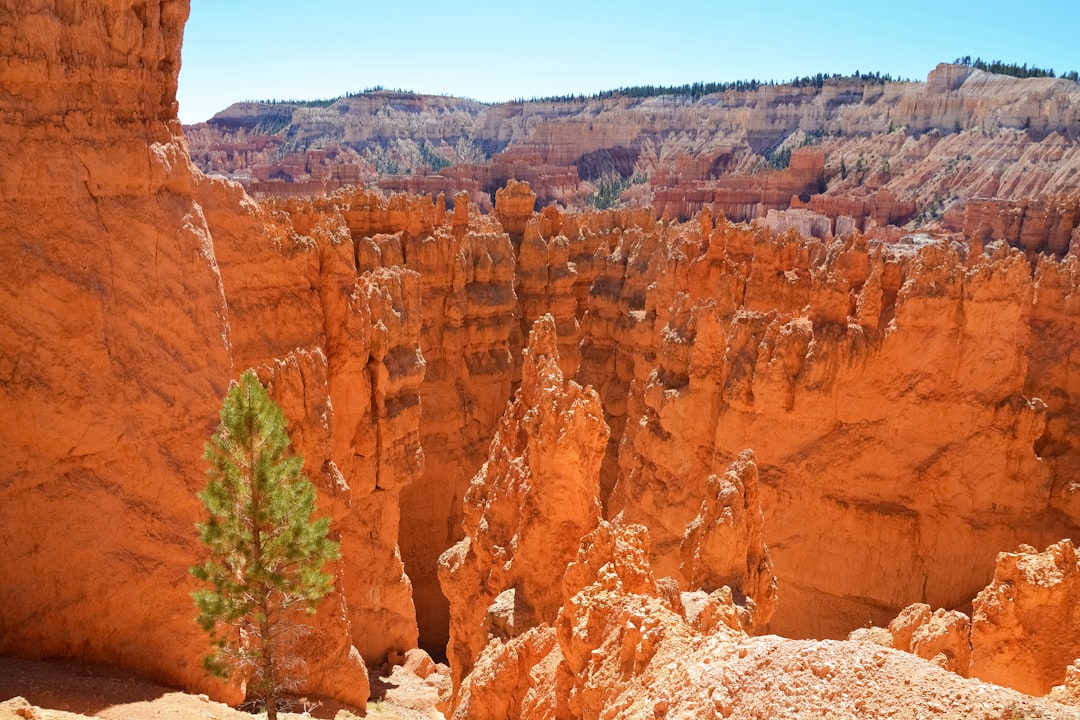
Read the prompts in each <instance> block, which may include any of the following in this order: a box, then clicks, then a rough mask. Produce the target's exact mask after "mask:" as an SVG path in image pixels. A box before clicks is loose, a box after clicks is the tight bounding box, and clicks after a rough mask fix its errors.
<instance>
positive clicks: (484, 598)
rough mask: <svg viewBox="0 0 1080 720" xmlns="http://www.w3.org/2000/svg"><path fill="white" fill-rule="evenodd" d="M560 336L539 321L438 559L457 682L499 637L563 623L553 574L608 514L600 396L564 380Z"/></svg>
mask: <svg viewBox="0 0 1080 720" xmlns="http://www.w3.org/2000/svg"><path fill="white" fill-rule="evenodd" d="M556 342H557V340H556V331H555V322H554V320H553V318H552V317H551V316H545V317H543V318H540V319H539V320H537V322H536V323H535V325H534V326H533V330H532V332H531V333H530V336H529V345H528V348H527V349H526V351H525V363H524V366H523V368H522V384H521V388H520V389H519V390H518V391H517V393H515V397H514V400H513V402H512V403H511V404H510V405H509V406H508V407H507V409H506V412H505V413H504V414H503V417H502V419H501V420H500V422H499V428H498V430H497V432H496V435H495V438H494V439H493V440H492V444H491V449H490V450H489V452H488V460H487V462H485V463H484V466H483V467H482V468H481V469H480V471H479V472H478V473H477V475H476V477H475V478H473V481H472V484H471V485H470V487H469V490H468V492H467V493H466V495H465V500H464V503H465V504H464V509H465V519H464V531H465V538H464V539H463V540H461V541H460V542H459V543H457V544H456V545H455V546H454V547H452V548H450V549H449V550H447V551H446V552H445V553H444V554H443V555H442V557H441V558H440V559H439V581H440V584H441V585H442V588H443V592H444V593H445V594H446V596H447V597H448V598H449V600H450V611H451V612H450V618H451V625H450V643H449V645H448V646H447V655H448V658H449V660H450V666H451V668H452V672H453V677H454V686H455V688H457V687H458V685H459V683H460V681H461V678H462V677H464V676H465V675H466V674H468V672H469V671H470V670H471V669H472V666H473V663H474V662H475V659H476V658H477V657H478V656H479V655H480V651H481V650H482V649H483V648H484V646H485V645H486V644H487V642H488V640H489V639H490V638H491V637H493V636H497V635H498V634H499V633H500V632H505V633H506V634H507V635H508V636H509V637H513V636H516V635H520V634H521V633H523V632H524V631H525V630H528V629H529V628H531V627H535V626H537V625H539V624H541V623H549V624H550V623H551V622H553V621H554V616H555V612H556V611H557V610H558V608H559V606H560V605H561V603H562V595H561V592H560V590H559V587H558V584H557V583H554V582H552V575H553V573H554V574H556V575H557V574H558V573H559V570H560V568H563V567H565V566H566V564H567V563H568V562H569V561H570V559H571V558H572V557H573V555H574V553H575V552H576V551H577V547H578V544H579V542H580V540H581V537H582V536H583V535H585V534H586V533H588V532H590V531H591V530H592V529H593V528H594V527H595V526H596V524H597V523H598V522H599V521H600V503H599V499H598V498H599V486H598V480H599V470H600V460H601V458H602V456H603V450H604V447H605V446H606V444H607V435H608V429H607V426H606V425H605V424H604V421H603V411H602V409H601V406H600V400H599V398H598V397H597V395H596V393H595V392H594V391H592V389H591V388H587V389H582V388H581V387H580V386H579V385H578V384H577V383H574V382H573V381H568V380H566V379H565V378H564V376H563V373H562V371H561V370H560V369H559V364H558V363H559V356H558V349H557V345H556ZM504 593H505V595H504ZM497 597H499V598H500V599H501V602H500V603H498V605H501V606H503V607H502V608H501V609H500V608H498V607H495V605H496V599H497ZM500 614H501V615H503V618H502V619H501V620H498V619H493V618H492V615H500Z"/></svg>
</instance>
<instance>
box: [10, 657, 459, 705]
mask: <svg viewBox="0 0 1080 720" xmlns="http://www.w3.org/2000/svg"><path fill="white" fill-rule="evenodd" d="M370 681H371V691H372V694H371V699H370V700H369V701H368V706H367V710H366V711H361V710H357V709H355V708H349V707H347V706H344V705H342V704H341V703H339V702H336V701H334V700H331V699H329V698H325V697H318V698H316V697H309V698H298V699H296V700H295V701H294V708H293V709H292V711H290V712H286V713H282V714H279V717H281V718H283V719H287V720H295V719H296V718H319V719H320V720H353V719H354V718H361V717H365V718H372V719H373V720H426V719H428V718H441V717H442V714H441V713H439V712H438V711H437V710H436V709H435V702H436V700H437V699H438V696H439V688H440V685H447V684H448V683H449V678H448V676H447V675H446V674H445V672H444V673H439V674H434V675H431V676H429V677H428V678H427V679H426V680H425V679H421V678H420V677H419V676H417V675H416V674H415V673H412V672H410V671H409V670H406V669H405V668H403V667H401V666H398V667H395V668H393V671H392V672H391V673H390V675H389V676H387V677H380V676H379V674H378V673H377V672H372V673H371V676H370ZM88 717H94V718H106V719H107V720H147V719H148V718H161V719H163V720H169V719H173V720H181V719H183V720H195V719H200V720H245V719H247V720H250V718H251V717H252V716H251V715H250V714H248V713H246V712H243V711H241V710H235V709H233V708H231V707H229V706H228V705H224V704H222V703H219V702H214V701H212V700H209V699H207V697H206V696H205V695H192V694H190V693H185V692H181V691H179V690H175V689H173V688H167V687H163V686H161V685H156V684H154V683H152V682H148V681H146V680H143V679H141V678H139V677H137V676H135V675H133V674H131V673H130V672H126V671H123V670H117V669H115V668H110V667H107V666H103V665H89V664H85V663H70V662H39V661H33V660H20V659H16V658H0V720H29V719H33V720H77V719H78V718H88ZM262 717H265V714H263V715H262Z"/></svg>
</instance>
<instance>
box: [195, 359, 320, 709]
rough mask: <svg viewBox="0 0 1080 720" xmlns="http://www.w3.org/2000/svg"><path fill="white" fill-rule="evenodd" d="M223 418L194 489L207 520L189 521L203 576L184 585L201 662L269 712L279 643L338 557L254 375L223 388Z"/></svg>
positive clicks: (280, 675)
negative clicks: (201, 486)
mask: <svg viewBox="0 0 1080 720" xmlns="http://www.w3.org/2000/svg"><path fill="white" fill-rule="evenodd" d="M220 417H221V424H220V425H219V426H218V429H217V431H216V432H215V433H214V434H213V436H212V437H211V438H210V440H209V441H208V442H207V443H206V449H205V452H204V453H203V456H204V457H205V458H206V460H207V462H208V463H209V467H208V469H207V479H208V482H207V486H206V489H205V490H203V491H202V492H201V493H199V498H200V499H201V500H202V501H203V503H204V505H205V507H206V511H207V515H208V518H207V520H206V521H205V522H203V523H199V524H198V525H197V527H198V530H199V537H200V539H201V540H202V542H203V543H204V544H205V545H206V546H207V548H208V549H209V554H210V559H209V560H208V561H207V562H206V563H204V564H202V565H197V566H195V567H193V568H191V574H192V575H194V576H195V577H196V578H198V579H199V580H202V581H204V582H206V583H208V584H209V587H207V588H204V589H201V590H198V591H196V592H194V593H192V597H193V599H194V600H195V605H196V607H197V608H198V611H199V615H198V617H197V618H196V620H197V622H198V623H199V625H200V626H202V628H203V630H205V631H206V632H207V633H209V635H210V638H211V643H212V646H213V650H212V652H211V653H210V654H209V655H207V656H206V658H205V659H204V661H203V666H204V667H205V669H206V670H207V671H208V672H210V673H211V674H213V675H216V676H218V677H223V678H227V677H229V676H231V675H232V674H233V672H237V671H239V672H242V673H244V674H247V675H250V677H251V682H250V684H249V698H251V697H254V698H256V699H260V700H262V701H264V702H265V704H266V710H267V713H268V716H269V720H275V718H276V716H277V701H278V697H279V694H280V692H281V691H282V690H285V689H288V687H289V684H290V677H289V667H290V666H291V665H292V664H294V661H295V658H290V657H287V656H286V655H287V647H285V646H284V644H283V641H285V640H287V639H288V638H289V637H290V635H292V636H295V635H296V633H297V631H298V629H302V628H303V627H304V626H303V625H302V624H299V623H297V622H296V620H297V617H298V616H300V615H302V611H306V612H307V613H308V614H313V613H314V612H315V606H316V605H317V604H318V602H319V600H321V599H322V598H323V597H324V596H326V594H327V593H329V592H330V590H331V588H332V585H333V579H332V577H331V576H330V575H328V574H326V573H324V572H323V571H322V568H323V566H324V565H325V564H326V563H327V562H329V561H331V560H333V559H336V558H337V557H338V545H337V543H335V542H333V541H331V540H330V539H328V537H327V531H328V529H329V524H330V520H329V518H321V519H318V520H312V519H311V515H312V513H313V512H314V510H315V487H314V486H313V485H312V484H311V481H310V480H308V479H307V478H306V477H305V476H304V475H303V464H304V460H303V458H302V457H301V456H299V455H296V454H294V453H293V452H292V450H291V447H290V445H291V443H290V441H289V435H288V432H287V431H286V424H285V416H284V414H283V413H282V412H281V409H280V408H279V407H278V406H277V405H276V404H275V403H274V402H273V400H271V399H270V396H269V395H268V394H267V392H266V389H265V388H264V387H263V386H262V383H260V382H259V378H258V377H257V376H256V375H255V373H254V372H252V371H250V370H249V371H247V372H245V373H244V375H243V376H242V377H241V378H240V382H239V383H236V382H234V383H233V384H232V386H231V387H230V388H229V391H228V393H227V394H226V395H225V399H224V401H223V402H222V407H221V415H220Z"/></svg>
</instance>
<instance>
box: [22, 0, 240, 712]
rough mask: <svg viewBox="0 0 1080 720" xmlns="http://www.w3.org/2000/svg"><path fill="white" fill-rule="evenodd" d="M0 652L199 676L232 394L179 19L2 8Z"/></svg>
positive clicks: (191, 680) (152, 9) (183, 679)
mask: <svg viewBox="0 0 1080 720" xmlns="http://www.w3.org/2000/svg"><path fill="white" fill-rule="evenodd" d="M0 10H2V16H3V17H4V23H3V30H4V33H3V34H4V38H5V40H4V48H5V49H4V54H5V58H4V62H3V64H2V67H0V84H2V85H3V87H4V94H3V99H2V100H0V119H2V122H0V152H2V153H3V156H4V157H5V158H6V160H5V165H4V168H5V170H4V173H3V178H2V179H0V203H2V205H0V244H2V247H3V254H4V256H5V257H6V258H8V263H7V269H6V270H5V272H4V273H3V276H2V280H0V283H2V285H3V307H4V312H3V313H2V314H0V324H2V330H0V358H2V361H0V362H2V364H3V367H4V368H5V369H4V371H3V376H4V381H3V382H2V383H0V408H2V409H3V412H4V415H5V417H6V418H8V420H7V421H6V422H4V423H3V426H2V428H0V444H2V446H3V448H4V453H3V460H2V463H3V466H2V469H0V476H2V477H3V481H2V482H3V484H2V486H0V487H2V496H3V501H2V502H0V542H2V544H3V546H4V548H5V560H4V562H3V564H2V565H0V652H5V653H17V654H20V655H26V656H31V657H52V656H60V657H80V658H85V659H87V660H96V661H100V662H109V663H113V664H117V665H122V666H126V667H129V668H133V669H135V670H137V671H139V672H141V673H143V674H145V675H147V676H150V677H153V678H157V679H159V680H162V681H164V682H169V683H175V684H180V685H183V686H184V687H188V688H192V689H196V690H199V691H210V692H214V693H218V694H221V693H225V696H227V697H230V698H232V699H235V697H236V693H235V690H234V691H232V693H231V694H230V693H228V692H226V691H225V689H223V688H221V687H220V686H219V683H217V682H216V681H211V679H210V678H209V677H208V676H207V675H206V673H205V672H204V671H203V670H202V669H201V667H200V659H201V657H202V655H204V654H205V653H206V651H207V641H206V638H205V637H204V636H203V635H202V633H201V631H200V630H199V628H198V627H197V626H195V625H194V621H193V617H194V612H193V610H194V606H193V605H192V603H191V599H190V598H189V597H188V593H189V592H190V591H191V590H193V589H194V582H193V580H191V579H189V578H188V576H187V569H188V568H189V567H190V566H192V565H194V564H196V562H198V561H200V554H199V550H198V547H197V546H198V542H197V540H196V537H195V533H194V523H195V521H196V520H197V519H198V518H199V516H200V514H201V508H200V503H199V500H198V499H197V498H196V497H195V493H196V492H198V491H199V490H200V489H201V488H202V487H203V486H204V485H205V480H204V474H203V473H204V471H203V467H204V465H203V463H202V461H201V459H200V456H201V451H202V445H203V443H204V442H205V441H206V439H207V438H209V435H210V432H211V431H212V430H213V428H214V426H215V425H216V422H217V409H218V407H219V405H220V401H221V397H222V396H223V395H224V393H225V390H226V388H227V387H228V383H229V379H230V377H232V375H233V373H232V358H231V355H230V342H229V322H228V315H227V306H226V300H225V293H224V287H223V285H222V281H221V275H220V272H219V268H218V266H217V262H216V259H215V256H214V248H213V243H212V240H211V237H210V233H209V231H208V228H207V225H206V219H205V216H204V214H203V211H202V209H201V207H200V206H199V204H198V203H197V201H196V194H197V190H196V180H195V175H194V173H193V172H192V171H191V170H190V166H189V164H188V160H187V152H186V148H185V146H184V142H183V136H182V134H181V130H180V125H179V123H178V122H177V121H176V102H175V94H176V73H177V70H178V68H179V63H180V41H181V36H182V32H183V24H184V21H185V20H186V18H187V4H186V3H180V2H143V3H138V4H136V3H132V2H127V1H125V0H113V1H106V0H102V1H100V2H92V3H39V2H34V3H25V2H16V1H15V0H10V1H5V2H4V3H3V4H2V6H0Z"/></svg>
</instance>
